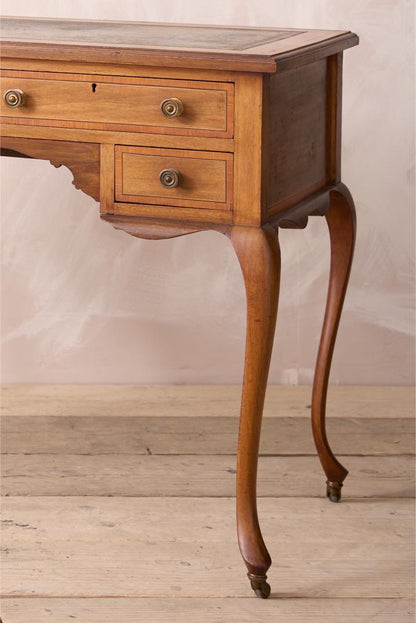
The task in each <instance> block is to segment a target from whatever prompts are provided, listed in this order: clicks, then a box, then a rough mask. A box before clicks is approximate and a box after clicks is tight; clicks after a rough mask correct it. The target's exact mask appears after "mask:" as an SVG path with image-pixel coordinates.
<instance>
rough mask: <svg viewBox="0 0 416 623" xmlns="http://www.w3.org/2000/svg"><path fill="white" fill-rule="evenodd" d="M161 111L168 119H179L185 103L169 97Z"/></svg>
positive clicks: (163, 103)
mask: <svg viewBox="0 0 416 623" xmlns="http://www.w3.org/2000/svg"><path fill="white" fill-rule="evenodd" d="M160 110H161V111H162V114H163V115H165V117H167V118H168V119H172V118H173V117H179V116H180V115H181V114H182V113H183V103H182V102H181V100H180V99H178V98H177V97H169V98H168V99H165V100H163V102H162V103H161V105H160Z"/></svg>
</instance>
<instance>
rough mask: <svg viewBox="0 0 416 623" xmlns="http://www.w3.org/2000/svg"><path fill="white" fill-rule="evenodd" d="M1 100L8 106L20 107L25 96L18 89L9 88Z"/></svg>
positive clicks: (23, 102)
mask: <svg viewBox="0 0 416 623" xmlns="http://www.w3.org/2000/svg"><path fill="white" fill-rule="evenodd" d="M3 100H4V103H5V104H6V106H8V107H9V108H20V107H21V106H24V104H25V100H26V96H25V94H24V93H23V91H21V90H20V89H9V90H8V91H6V93H5V94H4V95H3Z"/></svg>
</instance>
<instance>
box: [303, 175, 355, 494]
mask: <svg viewBox="0 0 416 623" xmlns="http://www.w3.org/2000/svg"><path fill="white" fill-rule="evenodd" d="M326 220H327V224H328V229H329V236H330V241H331V271H330V277H329V289H328V297H327V302H326V310H325V318H324V323H323V328H322V335H321V341H320V344H319V351H318V357H317V361H316V367H315V378H314V383H313V390H312V430H313V436H314V440H315V445H316V449H317V451H318V455H319V459H320V461H321V464H322V467H323V469H324V472H325V474H326V477H327V496H328V498H329V499H330V500H331V501H332V502H339V501H340V499H341V487H342V483H343V481H344V479H345V478H346V476H347V474H348V470H346V469H345V467H343V466H342V465H341V463H340V462H339V461H338V460H337V459H336V458H335V456H334V454H333V453H332V451H331V448H330V446H329V443H328V439H327V436H326V430H325V409H326V398H327V390H328V380H329V373H330V368H331V361H332V355H333V352H334V346H335V339H336V335H337V330H338V325H339V321H340V317H341V311H342V306H343V303H344V298H345V292H346V290H347V285H348V278H349V275H350V269H351V263H352V257H353V252H354V243H355V229H356V221H355V207H354V201H353V199H352V197H351V194H350V192H349V190H348V189H347V187H346V186H344V184H340V185H339V186H338V187H337V188H336V189H335V190H333V191H331V193H330V205H329V210H328V212H327V215H326Z"/></svg>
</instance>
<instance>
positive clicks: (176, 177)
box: [159, 169, 182, 188]
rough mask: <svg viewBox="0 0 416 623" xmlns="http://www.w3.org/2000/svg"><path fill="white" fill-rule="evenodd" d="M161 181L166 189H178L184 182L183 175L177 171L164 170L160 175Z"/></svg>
mask: <svg viewBox="0 0 416 623" xmlns="http://www.w3.org/2000/svg"><path fill="white" fill-rule="evenodd" d="M159 180H160V183H161V184H162V186H163V187H164V188H176V187H177V186H179V184H180V183H181V181H182V175H181V174H180V172H179V171H177V170H176V169H163V171H161V172H160V173H159Z"/></svg>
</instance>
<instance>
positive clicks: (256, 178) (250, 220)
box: [234, 73, 267, 226]
mask: <svg viewBox="0 0 416 623" xmlns="http://www.w3.org/2000/svg"><path fill="white" fill-rule="evenodd" d="M263 85H264V79H263V76H262V75H258V74H247V73H245V74H239V75H238V76H236V84H235V139H234V140H235V155H234V188H235V190H234V223H235V224H236V225H240V224H241V225H255V226H259V225H261V221H262V212H263V204H264V190H265V186H264V170H265V168H264V165H265V155H264V152H263V151H262V147H263V143H264V141H263V121H262V119H263V106H264V105H267V104H266V102H265V100H264V92H263V89H264V86H263Z"/></svg>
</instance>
